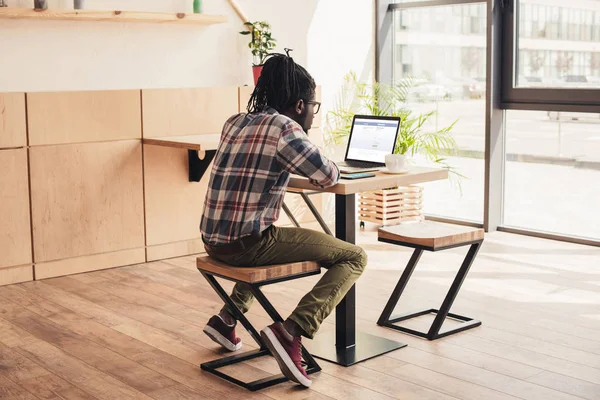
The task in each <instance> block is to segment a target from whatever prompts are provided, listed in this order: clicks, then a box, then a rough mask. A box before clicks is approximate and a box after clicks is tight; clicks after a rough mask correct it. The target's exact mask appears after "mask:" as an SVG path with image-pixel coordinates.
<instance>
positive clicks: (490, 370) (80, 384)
mask: <svg viewBox="0 0 600 400" xmlns="http://www.w3.org/2000/svg"><path fill="white" fill-rule="evenodd" d="M359 240H360V243H361V244H362V245H363V246H364V247H365V248H366V249H367V252H368V254H369V267H368V270H367V272H365V274H364V276H363V277H362V278H361V280H360V281H359V284H358V295H357V296H358V304H359V307H358V309H357V316H358V326H359V329H361V330H363V331H366V332H370V333H376V334H379V335H381V336H385V337H389V338H392V339H397V340H402V341H405V342H406V343H408V345H409V346H408V347H406V348H404V349H401V350H398V351H395V352H392V353H390V354H389V355H386V356H381V357H378V358H376V359H373V360H370V361H367V362H365V363H362V364H359V365H356V366H353V367H350V368H343V367H338V366H336V365H333V364H330V363H327V362H321V365H322V367H323V372H321V373H319V374H316V375H313V380H314V383H313V386H312V388H311V389H309V390H302V389H299V388H297V387H296V386H294V385H292V384H289V383H286V384H281V385H278V386H276V387H273V388H270V389H267V390H264V391H261V392H259V393H250V392H246V391H245V390H242V389H239V388H237V387H235V386H233V385H231V384H229V383H226V382H224V381H221V380H219V379H218V378H215V377H213V376H211V375H209V374H207V373H204V372H202V371H200V369H199V368H198V365H199V364H200V363H201V362H204V361H207V360H211V359H215V358H218V357H219V356H220V354H221V353H220V352H219V350H218V349H217V347H216V346H215V345H214V344H213V343H212V342H211V341H210V340H209V339H208V338H207V337H205V336H204V335H203V334H202V332H201V330H202V327H203V326H204V323H205V322H206V321H207V319H208V318H209V317H210V316H211V315H212V314H213V313H215V312H216V311H217V310H218V309H219V308H220V306H221V304H220V302H219V301H218V299H217V297H216V295H215V294H214V293H213V291H212V290H211V289H210V287H209V286H208V285H207V283H206V282H205V281H204V280H203V278H202V276H201V275H200V274H199V273H198V272H197V271H196V270H195V265H194V257H183V258H179V259H171V260H167V261H162V262H154V263H149V264H143V265H136V266H132V267H126V268H118V269H112V270H106V271H100V272H93V273H87V274H82V275H76V276H71V277H63V278H56V279H49V280H44V281H38V282H31V283H25V284H19V285H13V286H4V287H1V288H0V398H1V399H110V400H115V399H130V398H136V399H137V398H140V399H142V398H143V399H148V398H153V399H219V400H224V399H242V398H243V399H246V398H250V399H254V398H260V399H285V400H294V399H332V398H333V399H343V400H349V399H361V400H364V399H391V398H395V399H419V400H421V399H471V400H495V399H517V398H518V399H531V400H552V399H565V400H567V399H578V398H584V399H590V400H592V399H600V249H598V248H592V247H584V246H578V245H573V244H567V243H559V242H552V241H545V240H541V239H533V238H528V237H522V236H516V235H509V234H505V233H493V234H489V235H487V237H486V242H485V244H484V246H483V249H482V251H481V252H480V254H479V256H478V258H477V260H476V262H475V264H474V266H473V269H472V272H471V274H470V275H469V277H468V278H467V282H466V283H465V285H464V286H463V288H462V291H461V293H460V295H459V298H458V300H457V302H456V305H455V307H454V311H455V312H457V313H463V314H465V315H467V316H471V317H477V318H479V319H481V320H482V322H483V326H481V327H480V328H476V329H474V330H471V331H468V332H465V333H461V334H458V335H454V336H451V337H448V338H444V339H441V340H438V341H436V342H433V343H431V342H428V341H425V340H421V339H417V338H413V337H410V336H406V335H403V334H401V333H399V332H395V331H391V330H388V329H383V328H379V327H377V326H376V324H375V320H376V319H377V317H378V315H379V313H380V312H381V309H382V308H383V305H384V304H385V300H386V299H387V297H388V296H389V294H390V292H391V290H392V288H393V286H394V284H395V282H396V281H397V279H398V277H399V274H400V271H401V270H402V268H403V267H404V265H405V264H406V262H407V261H408V259H409V257H410V251H409V250H407V249H402V248H398V247H394V246H392V245H388V244H384V243H378V242H377V241H376V238H375V233H374V232H362V233H361V234H360V235H359ZM465 252H466V249H457V250H451V251H446V252H440V253H435V254H432V253H425V255H424V256H423V258H422V261H421V264H420V265H419V267H418V268H417V271H416V272H415V275H414V276H413V279H412V280H411V282H410V284H409V287H408V288H407V292H406V294H405V296H404V297H403V299H402V300H401V302H400V304H399V308H402V309H403V310H412V309H417V308H421V307H428V306H432V307H433V306H438V305H439V303H440V302H441V298H442V296H443V295H444V294H445V291H446V289H447V287H448V285H449V282H450V280H451V279H452V277H453V276H454V273H455V271H456V269H457V267H458V265H459V264H460V261H461V260H462V257H463V256H464V254H465ZM317 278H318V277H315V279H317ZM315 279H313V278H312V277H311V278H306V279H304V280H298V281H293V282H290V283H284V284H278V285H274V286H272V287H269V288H268V289H266V290H265V291H266V293H267V296H268V297H270V299H271V300H272V301H273V303H274V304H275V305H276V307H277V308H278V309H279V311H280V312H281V313H282V314H284V315H285V314H287V313H289V312H290V311H291V310H292V309H293V307H294V306H295V305H296V303H297V301H298V299H299V298H300V296H301V295H302V294H303V293H305V292H306V291H307V290H308V288H310V286H311V285H312V284H313V283H314V281H315ZM250 319H251V320H252V322H253V323H255V324H256V326H257V327H259V328H262V327H263V326H264V325H265V324H267V323H268V319H267V318H266V313H264V312H263V311H262V310H260V307H259V306H258V304H256V305H255V307H254V308H253V309H252V311H251V315H250ZM332 321H333V318H331V317H330V318H329V319H328V320H327V321H326V323H325V324H324V325H323V327H322V331H326V330H331V329H332V328H333V325H332V323H331V322H332ZM427 322H428V321H427V320H426V317H425V318H422V319H421V320H420V321H417V322H415V323H416V324H418V325H423V324H427ZM243 339H244V341H245V349H249V348H255V347H256V346H253V343H252V342H251V340H250V338H249V336H248V335H247V334H244V336H243ZM277 371H278V370H277V367H276V364H275V363H274V361H273V360H272V359H271V358H270V357H267V358H263V359H261V360H258V361H256V362H251V363H249V364H247V365H240V366H238V367H235V368H232V369H230V372H233V373H236V374H238V375H239V376H240V377H243V378H244V379H255V378H258V377H262V376H266V375H268V374H270V373H274V372H277Z"/></svg>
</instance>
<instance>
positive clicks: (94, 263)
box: [35, 247, 146, 280]
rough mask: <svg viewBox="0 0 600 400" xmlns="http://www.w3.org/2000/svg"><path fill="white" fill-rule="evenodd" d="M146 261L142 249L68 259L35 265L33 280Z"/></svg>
mask: <svg viewBox="0 0 600 400" xmlns="http://www.w3.org/2000/svg"><path fill="white" fill-rule="evenodd" d="M145 261H146V254H145V251H144V248H143V247H140V248H138V249H130V250H121V251H115V252H112V253H103V254H94V255H90V256H83V257H75V258H69V259H66V260H57V261H50V262H43V263H36V264H35V279H36V280H40V279H46V278H54V277H57V276H64V275H71V274H80V273H82V272H89V271H97V270H100V269H107V268H114V267H122V266H125V265H133V264H141V263H143V262H145Z"/></svg>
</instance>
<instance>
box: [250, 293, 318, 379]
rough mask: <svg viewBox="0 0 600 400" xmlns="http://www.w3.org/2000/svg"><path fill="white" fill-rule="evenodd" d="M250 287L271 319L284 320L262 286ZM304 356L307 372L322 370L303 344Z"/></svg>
mask: <svg viewBox="0 0 600 400" xmlns="http://www.w3.org/2000/svg"><path fill="white" fill-rule="evenodd" d="M250 288H251V289H252V293H253V294H254V297H256V300H258V302H259V303H260V305H261V306H262V307H263V308H264V309H265V311H266V312H267V314H269V316H270V317H271V319H272V320H273V321H275V322H283V318H282V317H281V315H280V314H279V313H278V312H277V310H275V308H274V307H273V305H272V304H271V302H270V301H269V300H268V299H267V298H266V297H265V295H264V294H263V292H262V291H261V290H260V287H259V286H256V285H250ZM302 357H303V358H304V361H305V362H306V366H307V368H306V373H307V374H312V373H315V372H319V371H321V366H320V365H319V364H318V363H317V361H315V359H314V358H313V356H312V355H311V354H310V353H309V352H308V350H306V348H305V347H304V346H302Z"/></svg>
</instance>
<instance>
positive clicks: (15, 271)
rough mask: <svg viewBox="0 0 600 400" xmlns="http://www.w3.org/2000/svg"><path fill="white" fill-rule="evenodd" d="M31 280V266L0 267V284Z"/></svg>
mask: <svg viewBox="0 0 600 400" xmlns="http://www.w3.org/2000/svg"><path fill="white" fill-rule="evenodd" d="M32 280H33V267H32V266H31V265H21V266H18V267H10V268H0V286H3V285H12V284H13V283H21V282H29V281H32Z"/></svg>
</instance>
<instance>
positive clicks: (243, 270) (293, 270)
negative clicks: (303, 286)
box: [196, 256, 321, 283]
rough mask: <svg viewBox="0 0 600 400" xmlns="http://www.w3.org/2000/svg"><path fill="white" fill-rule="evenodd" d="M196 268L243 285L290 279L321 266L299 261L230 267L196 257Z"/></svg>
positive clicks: (207, 257) (316, 269)
mask: <svg viewBox="0 0 600 400" xmlns="http://www.w3.org/2000/svg"><path fill="white" fill-rule="evenodd" d="M196 267H197V268H198V270H199V271H200V272H208V273H209V274H211V275H216V276H220V277H221V278H225V279H229V280H234V281H236V282H244V283H259V282H265V281H272V280H276V279H283V278H285V279H286V280H287V279H292V278H294V276H295V275H305V274H306V273H309V272H318V271H320V269H321V266H320V265H319V264H318V263H316V262H314V261H300V262H295V263H290V264H277V265H267V266H263V267H232V266H231V265H228V264H225V263H222V262H220V261H218V260H215V259H214V258H212V257H209V256H206V257H198V258H197V260H196Z"/></svg>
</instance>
